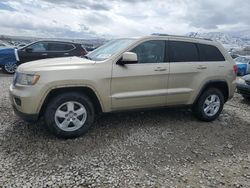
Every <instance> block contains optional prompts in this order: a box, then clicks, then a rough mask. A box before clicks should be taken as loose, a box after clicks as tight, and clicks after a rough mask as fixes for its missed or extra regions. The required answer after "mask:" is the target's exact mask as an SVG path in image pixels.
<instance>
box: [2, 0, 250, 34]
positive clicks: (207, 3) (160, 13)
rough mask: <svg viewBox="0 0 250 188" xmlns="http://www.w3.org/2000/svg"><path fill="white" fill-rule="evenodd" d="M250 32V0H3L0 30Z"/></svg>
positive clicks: (106, 32)
mask: <svg viewBox="0 0 250 188" xmlns="http://www.w3.org/2000/svg"><path fill="white" fill-rule="evenodd" d="M189 32H226V33H231V34H234V35H237V33H250V1H249V0H226V1H222V0H0V34H6V35H17V36H35V37H60V38H61V37H62V38H89V37H93V38H95V37H106V38H117V37H132V36H141V35H149V34H152V33H165V34H177V35H183V34H186V33H189Z"/></svg>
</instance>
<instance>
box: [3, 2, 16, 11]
mask: <svg viewBox="0 0 250 188" xmlns="http://www.w3.org/2000/svg"><path fill="white" fill-rule="evenodd" d="M0 10H7V11H16V10H15V9H14V8H12V7H11V6H9V5H7V4H5V3H1V2H0Z"/></svg>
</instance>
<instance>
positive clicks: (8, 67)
mask: <svg viewBox="0 0 250 188" xmlns="http://www.w3.org/2000/svg"><path fill="white" fill-rule="evenodd" d="M2 68H3V71H4V72H5V73H8V74H14V73H15V72H16V69H17V64H16V63H13V62H8V63H6V64H4V65H3V67H2Z"/></svg>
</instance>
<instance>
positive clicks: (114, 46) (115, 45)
mask: <svg viewBox="0 0 250 188" xmlns="http://www.w3.org/2000/svg"><path fill="white" fill-rule="evenodd" d="M133 41H134V39H117V40H111V41H109V42H108V43H106V44H104V45H102V46H101V47H99V48H97V49H96V50H94V51H92V52H91V53H89V54H88V55H87V56H86V58H88V59H91V60H94V61H103V60H105V59H108V58H109V57H111V56H112V55H114V54H116V53H117V52H119V51H121V50H123V49H125V48H126V47H128V46H129V45H130V44H132V43H133Z"/></svg>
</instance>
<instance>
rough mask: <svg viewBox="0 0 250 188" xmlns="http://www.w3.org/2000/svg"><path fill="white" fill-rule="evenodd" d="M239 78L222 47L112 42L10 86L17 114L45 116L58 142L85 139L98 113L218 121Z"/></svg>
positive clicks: (179, 41)
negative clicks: (140, 112) (169, 109)
mask: <svg viewBox="0 0 250 188" xmlns="http://www.w3.org/2000/svg"><path fill="white" fill-rule="evenodd" d="M236 71H237V66H236V65H235V63H234V61H233V59H232V58H231V56H230V55H229V54H228V53H227V52H226V51H225V49H224V48H223V47H222V45H220V44H219V43H217V42H214V41H210V40H205V39H204V40H203V39H195V38H188V37H178V36H164V35H163V36H160V35H159V36H148V37H142V38H133V39H117V40H112V41H110V42H108V43H106V44H105V45H103V46H101V47H99V48H98V49H96V50H94V51H93V52H91V53H89V54H88V55H87V56H85V58H79V57H73V58H58V59H50V60H41V61H36V62H32V63H25V64H23V65H21V66H19V67H18V69H17V72H16V74H15V78H14V82H13V84H12V85H11V87H10V99H11V101H12V104H13V107H14V110H15V111H16V113H17V114H19V116H20V117H22V118H23V119H25V120H27V121H37V120H38V119H39V117H42V116H44V117H45V121H46V124H47V126H48V127H49V129H50V130H51V131H52V133H54V134H55V135H56V136H59V137H64V138H72V137H77V136H80V135H83V134H84V133H86V132H87V131H88V129H89V128H90V127H91V125H92V124H93V121H94V119H95V116H96V114H99V113H106V112H115V111H123V110H133V109H145V108H154V107H166V106H180V105H184V106H185V105H186V106H190V107H191V108H192V109H193V112H194V114H195V116H196V117H197V118H198V119H200V120H203V121H213V120H215V119H216V118H217V117H218V116H219V115H220V113H221V111H222V109H223V105H224V103H225V102H227V101H228V100H229V99H231V98H232V97H233V95H234V91H235V88H236Z"/></svg>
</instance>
